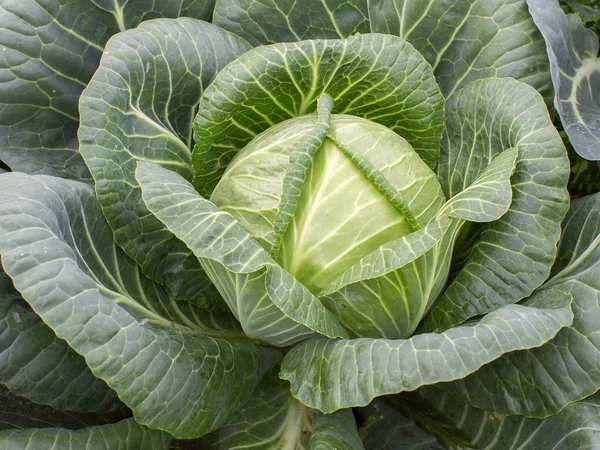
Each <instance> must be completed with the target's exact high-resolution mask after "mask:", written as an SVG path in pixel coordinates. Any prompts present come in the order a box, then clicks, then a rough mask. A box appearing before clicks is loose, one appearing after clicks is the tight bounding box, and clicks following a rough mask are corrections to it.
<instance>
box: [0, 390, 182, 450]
mask: <svg viewBox="0 0 600 450" xmlns="http://www.w3.org/2000/svg"><path fill="white" fill-rule="evenodd" d="M0 397H1V399H2V402H1V403H0V423H1V425H0V449H6V450H20V449H23V450H25V449H44V450H45V449H56V450H69V449H72V450H80V449H86V450H113V449H117V448H118V449H123V450H126V449H131V450H138V449H142V448H143V449H149V450H166V449H168V448H169V443H170V442H171V440H172V437H171V436H169V435H168V434H167V433H164V432H161V431H157V430H150V429H148V428H146V427H144V426H142V425H139V424H138V423H136V422H135V421H134V420H133V419H125V420H123V414H109V415H102V416H100V415H97V414H74V413H69V412H63V411H57V410H55V409H52V408H49V407H47V406H41V405H37V404H35V403H32V402H29V401H27V400H24V399H22V398H20V397H18V396H15V395H13V394H11V393H9V392H7V391H5V390H4V388H0ZM119 416H120V417H119Z"/></svg>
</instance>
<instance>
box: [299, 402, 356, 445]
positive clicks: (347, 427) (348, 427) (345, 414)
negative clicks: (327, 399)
mask: <svg viewBox="0 0 600 450" xmlns="http://www.w3.org/2000/svg"><path fill="white" fill-rule="evenodd" d="M364 448H365V447H364V446H363V443H362V442H361V440H360V437H359V436H358V431H357V430H356V423H355V422H354V416H353V415H352V410H350V409H345V410H342V411H337V412H335V413H333V414H329V415H324V414H320V413H317V418H316V419H315V422H314V424H313V430H312V436H311V438H310V442H309V449H310V450H364Z"/></svg>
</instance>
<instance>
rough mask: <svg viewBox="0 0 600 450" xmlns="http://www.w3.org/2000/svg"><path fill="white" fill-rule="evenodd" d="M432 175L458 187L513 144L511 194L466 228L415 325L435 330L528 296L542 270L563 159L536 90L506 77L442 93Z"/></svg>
mask: <svg viewBox="0 0 600 450" xmlns="http://www.w3.org/2000/svg"><path fill="white" fill-rule="evenodd" d="M446 112H447V114H446V133H445V135H444V140H443V145H442V154H441V158H440V165H439V167H438V177H439V179H440V182H441V184H442V187H443V188H444V191H445V193H446V195H447V196H448V197H452V196H454V195H457V194H459V193H460V192H462V191H464V190H465V189H466V188H467V187H468V186H469V185H470V184H471V183H472V182H473V181H474V180H475V179H476V178H477V177H478V176H479V175H480V174H481V173H482V172H483V171H484V170H485V169H486V168H487V167H488V166H489V164H490V162H491V160H492V159H493V158H494V157H495V156H496V155H499V154H500V153H501V152H503V151H505V150H506V149H516V150H517V151H518V157H517V163H516V168H515V171H514V173H513V175H512V178H511V185H512V202H511V204H510V208H509V209H508V212H507V213H506V214H504V215H503V216H502V217H501V218H500V219H498V220H496V221H494V222H491V223H489V224H485V225H482V226H481V227H480V228H474V227H470V228H468V229H467V232H468V233H470V234H471V235H472V236H474V237H475V239H474V240H466V241H463V243H466V245H468V247H467V248H461V247H458V248H455V250H458V251H459V252H465V253H467V254H468V257H466V259H465V260H464V262H462V265H461V267H460V268H459V269H460V271H459V272H458V274H457V275H456V277H455V278H454V280H453V281H452V282H451V283H450V284H449V286H448V287H447V289H446V291H445V292H444V293H443V295H442V297H441V298H440V300H439V301H438V303H437V304H436V306H435V307H434V308H433V309H432V310H431V312H430V313H429V315H428V316H427V317H426V318H425V321H424V322H423V323H422V324H421V326H420V328H419V330H418V331H440V330H445V329H448V328H449V327H451V326H453V325H456V324H459V323H462V322H464V321H465V320H467V319H468V318H470V317H474V316H476V315H481V314H484V313H486V312H489V311H493V310H495V309H497V308H498V307H500V306H502V305H506V304H510V303H515V302H517V301H519V300H521V299H523V298H525V297H527V296H529V295H530V294H531V293H532V292H533V290H534V289H535V288H537V287H538V286H539V285H540V284H542V282H543V281H544V280H545V279H546V278H547V277H548V275H549V273H550V268H551V266H552V263H553V262H554V257H555V255H556V243H557V242H558V239H559V237H560V223H561V221H562V219H563V218H564V216H565V214H566V212H567V210H568V205H569V196H568V192H567V190H566V185H567V181H568V176H569V162H568V159H567V155H566V150H565V147H564V145H563V143H562V141H561V139H560V136H559V135H558V133H557V131H556V129H555V128H554V126H553V125H552V122H551V121H550V118H549V116H548V111H547V109H546V106H545V105H544V103H543V101H542V98H541V97H540V96H539V94H538V93H537V92H536V91H535V90H533V89H532V88H531V87H529V86H527V85H525V84H523V83H519V82H517V81H515V80H510V79H487V80H483V81H476V82H473V83H471V84H470V85H468V86H467V87H465V88H464V89H462V90H461V91H459V92H457V93H456V94H455V95H454V96H453V97H452V99H451V100H449V102H448V105H447V110H446Z"/></svg>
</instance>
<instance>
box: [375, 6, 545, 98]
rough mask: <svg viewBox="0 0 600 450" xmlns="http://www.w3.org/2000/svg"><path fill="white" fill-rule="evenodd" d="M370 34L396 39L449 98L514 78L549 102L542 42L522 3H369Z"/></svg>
mask: <svg viewBox="0 0 600 450" xmlns="http://www.w3.org/2000/svg"><path fill="white" fill-rule="evenodd" d="M369 17H370V20H371V31H373V32H377V33H389V34H394V35H396V36H400V37H401V38H402V39H405V40H407V41H408V42H410V43H411V44H413V45H414V46H415V48H416V49H417V50H418V51H419V52H420V53H421V54H422V55H423V56H424V57H425V59H426V60H427V61H428V62H429V63H430V64H431V65H432V66H433V69H434V72H435V75H436V78H437V79H438V82H439V84H440V87H441V89H442V92H443V93H444V95H445V96H446V97H449V96H450V95H451V94H453V93H454V92H456V91H458V90H459V89H460V88H462V87H463V86H466V85H467V84H468V83H470V82H471V81H474V80H479V79H482V78H488V77H512V78H516V79H517V80H520V81H523V82H525V83H527V84H529V85H531V86H533V87H534V88H536V89H537V90H538V91H539V92H540V93H541V94H542V95H543V96H544V98H545V99H546V102H547V103H548V104H551V103H552V84H551V81H550V75H549V67H548V59H547V58H546V57H545V55H544V39H543V38H542V36H541V35H540V34H539V32H538V30H537V29H536V27H535V24H534V23H533V21H532V20H531V16H530V15H529V12H528V11H527V4H526V3H525V0H462V1H458V2H457V1H455V0H370V1H369Z"/></svg>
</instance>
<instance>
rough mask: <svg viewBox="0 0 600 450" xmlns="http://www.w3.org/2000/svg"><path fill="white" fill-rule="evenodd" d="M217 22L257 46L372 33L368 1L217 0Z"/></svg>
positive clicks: (214, 17)
mask: <svg viewBox="0 0 600 450" xmlns="http://www.w3.org/2000/svg"><path fill="white" fill-rule="evenodd" d="M213 22H214V23H215V24H216V25H219V26H221V27H223V28H225V29H226V30H229V31H231V32H233V33H235V34H237V35H238V36H242V37H243V38H244V39H246V40H247V41H248V42H250V43H251V44H253V45H255V46H258V45H263V44H274V43H277V42H294V41H301V40H304V39H331V38H346V37H349V36H352V35H353V34H356V33H368V32H369V16H368V11H367V1H366V0H343V1H340V0H325V1H323V0H303V1H302V2H298V1H295V0H258V1H257V0H217V3H216V6H215V12H214V15H213Z"/></svg>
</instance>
